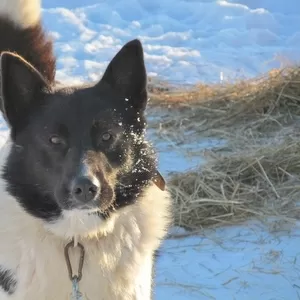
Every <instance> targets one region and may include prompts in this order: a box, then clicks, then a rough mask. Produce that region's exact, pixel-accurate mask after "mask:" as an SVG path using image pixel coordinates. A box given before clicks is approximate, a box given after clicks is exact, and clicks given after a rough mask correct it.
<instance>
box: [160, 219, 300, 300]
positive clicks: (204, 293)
mask: <svg viewBox="0 0 300 300" xmlns="http://www.w3.org/2000/svg"><path fill="white" fill-rule="evenodd" d="M271 225H273V228H272V227H266V226H263V225H262V224H259V223H257V222H248V224H244V225H243V226H233V227H225V228H220V229H217V230H215V231H212V230H211V231H208V230H206V231H204V232H203V233H202V234H201V235H200V236H190V237H186V238H177V239H169V240H167V241H166V242H165V243H164V247H163V248H162V253H161V256H160V257H159V258H158V266H157V271H156V272H157V274H156V284H157V289H156V298H155V299H172V300H185V299H191V300H192V299H195V300H196V299H217V300H222V299H226V300H227V299H228V300H229V299H243V300H253V299H264V300H271V299H272V300H275V299H276V300H279V299H284V300H287V299H299V297H300V277H299V271H300V270H299V263H298V257H299V234H300V231H299V228H298V229H295V228H291V227H289V226H286V228H284V227H285V226H284V225H287V224H280V225H279V226H280V228H282V229H283V230H281V231H280V230H277V229H274V227H276V226H277V221H276V220H273V221H272V222H270V225H269V226H271ZM273 230H274V232H272V231H273ZM181 231H182V230H181ZM181 233H182V232H181Z"/></svg>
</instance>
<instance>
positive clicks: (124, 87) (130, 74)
mask: <svg viewBox="0 0 300 300" xmlns="http://www.w3.org/2000/svg"><path fill="white" fill-rule="evenodd" d="M103 81H104V82H106V83H108V84H109V85H110V86H111V87H112V88H113V89H115V90H116V91H118V92H119V93H120V94H121V95H122V97H124V101H125V98H127V99H128V100H127V101H128V102H129V103H130V105H132V106H133V107H134V108H135V109H137V110H143V109H145V107H146V104H147V74H146V68H145V63H144V54H143V47H142V44H141V42H140V41H139V40H132V41H130V42H128V43H127V44H126V45H125V46H124V47H123V48H122V49H121V50H120V51H119V52H118V53H117V55H116V56H115V57H114V58H113V59H112V61H111V62H110V64H109V65H108V67H107V69H106V71H105V72H104V75H103V77H102V79H101V81H100V82H103Z"/></svg>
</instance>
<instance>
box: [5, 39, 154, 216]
mask: <svg viewBox="0 0 300 300" xmlns="http://www.w3.org/2000/svg"><path fill="white" fill-rule="evenodd" d="M1 65H2V68H1V77H2V97H3V99H2V100H3V105H2V111H3V114H4V115H5V118H6V119H7V121H8V122H9V125H10V127H11V138H12V140H13V147H12V150H11V153H10V154H9V157H8V160H7V163H6V165H5V166H4V169H3V174H2V176H3V178H4V179H5V181H6V183H7V189H8V191H9V192H10V193H11V194H12V195H13V196H15V197H16V198H17V199H18V201H19V202H20V204H21V205H22V206H23V207H24V208H25V209H26V210H27V211H28V212H29V213H31V214H32V215H34V216H35V217H38V218H41V219H44V220H47V221H53V220H54V219H56V218H58V217H59V216H60V215H61V211H62V209H67V210H68V209H72V208H73V207H77V206H78V205H79V204H78V203H76V202H75V200H74V199H73V198H72V197H71V196H70V184H71V181H72V180H73V179H74V178H75V177H76V176H78V174H79V173H80V172H81V171H80V170H82V168H85V169H87V171H88V173H89V174H91V175H92V176H95V177H96V178H97V179H98V180H99V182H100V183H101V192H100V197H98V198H97V199H96V200H95V201H93V203H90V206H89V208H94V207H99V208H100V209H101V216H104V217H109V214H110V213H111V212H112V211H114V210H116V209H119V208H121V207H124V206H127V205H130V204H132V203H134V202H135V201H136V200H137V199H138V196H139V195H140V194H141V193H142V192H143V190H144V188H145V187H146V186H148V185H149V182H150V180H151V179H152V178H153V177H154V175H155V170H156V157H155V154H154V152H153V150H152V148H151V146H150V145H149V144H148V143H147V141H146V140H145V126H146V120H145V116H144V109H145V107H146V103H147V92H146V71H145V65H144V59H143V49H142V46H141V43H140V42H139V41H138V40H134V41H131V42H129V43H127V44H126V45H125V46H124V47H123V48H122V49H121V50H120V52H119V53H118V54H117V55H116V56H115V58H114V59H113V60H112V62H111V63H110V64H109V66H108V68H107V70H106V72H105V73H104V76H103V78H102V79H101V80H100V82H98V83H97V84H95V85H92V86H83V87H78V88H63V89H58V90H57V89H55V88H54V87H52V86H51V85H49V84H48V81H47V80H45V79H44V78H43V76H42V75H41V74H40V73H39V72H38V71H37V70H35V69H34V68H33V66H31V65H30V64H28V63H26V62H25V61H24V60H23V59H21V58H20V57H18V56H15V55H12V54H9V53H4V54H2V57H1ZM107 132H109V133H110V134H111V139H110V140H108V141H104V140H102V138H101V137H102V135H103V134H104V133H107ZM52 136H55V137H57V138H58V141H59V143H58V144H51V139H50V138H51V137H52ZM79 208H81V207H79Z"/></svg>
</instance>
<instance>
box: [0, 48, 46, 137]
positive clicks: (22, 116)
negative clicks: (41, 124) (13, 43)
mask: <svg viewBox="0 0 300 300" xmlns="http://www.w3.org/2000/svg"><path fill="white" fill-rule="evenodd" d="M0 69H1V74H0V76H1V77H0V79H1V82H0V87H1V107H0V109H1V111H2V113H3V116H4V118H5V119H6V121H7V122H8V123H9V125H10V126H11V128H12V129H13V130H14V131H16V130H19V129H21V128H22V127H23V126H25V125H26V122H27V121H28V117H29V114H30V113H31V112H32V111H33V110H34V108H36V107H37V106H39V105H41V104H42V102H43V100H44V98H45V97H44V91H45V89H47V86H48V84H47V82H46V81H45V79H44V78H43V76H42V75H41V74H40V73H39V72H38V71H37V70H36V69H35V68H34V67H33V66H32V65H31V64H29V63H28V62H27V61H25V60H24V59H23V58H22V57H20V56H19V55H17V54H13V53H11V52H3V53H2V54H1V59H0Z"/></svg>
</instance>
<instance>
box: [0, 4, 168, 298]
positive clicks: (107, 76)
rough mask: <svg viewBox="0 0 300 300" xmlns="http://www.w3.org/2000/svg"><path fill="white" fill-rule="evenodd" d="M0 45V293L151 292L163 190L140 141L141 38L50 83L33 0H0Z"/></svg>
mask: <svg viewBox="0 0 300 300" xmlns="http://www.w3.org/2000/svg"><path fill="white" fill-rule="evenodd" d="M0 52H1V60H0V63H1V65H0V70H1V74H0V75H1V81H0V84H1V112H2V115H3V117H4V120H5V121H6V122H7V125H8V127H9V138H8V140H7V142H6V143H5V144H4V145H3V147H2V149H1V152H0V164H1V176H0V300H67V299H70V297H71V295H72V293H73V297H75V298H72V299H80V297H79V296H80V295H81V296H82V297H83V299H86V300H100V299H103V300H133V299H134V300H141V299H143V300H148V299H151V298H152V297H153V288H152V281H153V274H152V273H153V265H154V255H155V252H156V250H157V249H158V248H159V246H160V244H161V241H162V240H163V239H164V238H165V236H166V233H167V230H168V228H169V226H170V222H171V197H170V193H169V191H168V190H167V189H165V188H164V181H163V178H162V177H161V175H160V174H159V172H158V171H157V158H156V154H155V151H154V150H153V148H152V146H151V144H150V143H149V142H147V140H146V138H145V130H146V119H145V109H146V105H147V101H148V98H147V75H146V68H145V64H144V57H143V48H142V45H141V43H140V41H138V40H132V41H129V42H128V43H127V44H125V45H124V46H123V48H121V50H120V51H119V52H118V53H117V54H116V55H115V57H114V58H113V59H112V61H111V62H110V63H109V64H108V66H107V69H106V70H105V72H104V74H103V76H102V78H101V79H100V78H99V81H98V82H97V83H91V84H86V85H82V86H72V87H68V86H61V85H57V84H55V60H56V59H55V56H54V54H53V53H54V52H53V45H52V42H51V39H50V38H49V36H48V34H47V33H46V31H45V30H44V29H43V26H42V25H41V3H40V1H39V0H1V2H0ZM76 293H77V294H76ZM79 293H81V294H79ZM75 294H76V295H77V296H76V295H75ZM74 295H75V296H74Z"/></svg>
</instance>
